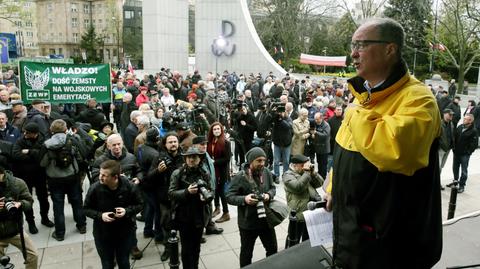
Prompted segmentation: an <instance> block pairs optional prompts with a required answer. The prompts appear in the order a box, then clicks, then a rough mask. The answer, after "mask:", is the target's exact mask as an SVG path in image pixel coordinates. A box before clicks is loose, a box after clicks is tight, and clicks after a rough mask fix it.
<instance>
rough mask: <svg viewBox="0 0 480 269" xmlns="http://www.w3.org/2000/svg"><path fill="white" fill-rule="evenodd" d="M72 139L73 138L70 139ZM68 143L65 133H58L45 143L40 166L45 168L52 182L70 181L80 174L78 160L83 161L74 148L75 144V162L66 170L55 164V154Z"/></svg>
mask: <svg viewBox="0 0 480 269" xmlns="http://www.w3.org/2000/svg"><path fill="white" fill-rule="evenodd" d="M70 139H72V138H70ZM66 141H67V134H65V133H56V134H54V135H52V137H51V138H49V139H48V140H46V141H45V144H44V145H45V149H46V150H44V149H42V153H41V155H42V156H43V157H42V160H41V161H40V166H41V167H45V172H46V174H47V176H48V178H49V179H51V180H69V179H74V178H76V177H77V175H78V172H79V164H78V161H77V160H81V159H82V157H81V154H80V152H79V151H78V149H76V147H75V146H74V144H75V143H72V149H73V154H74V156H73V158H72V160H73V162H72V164H71V165H69V166H68V167H66V168H60V167H58V166H57V165H56V164H55V156H54V154H55V153H54V152H53V151H56V150H60V149H61V148H63V147H64V146H65V143H66Z"/></svg>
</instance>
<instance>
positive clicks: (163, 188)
mask: <svg viewBox="0 0 480 269" xmlns="http://www.w3.org/2000/svg"><path fill="white" fill-rule="evenodd" d="M180 153H181V151H180V146H179V143H178V136H177V134H176V133H175V132H170V133H167V134H166V135H165V137H164V138H163V139H162V149H161V150H160V151H159V153H158V156H157V157H156V158H155V159H154V160H153V162H152V165H151V167H150V170H149V172H148V175H147V176H146V177H145V178H144V180H143V181H142V183H141V184H142V187H143V188H144V189H149V190H152V191H153V192H154V193H155V200H156V202H157V205H158V208H157V209H156V210H158V212H155V214H157V213H158V214H159V216H160V227H161V230H162V234H163V236H164V237H163V243H164V245H165V246H166V243H167V235H168V234H169V232H170V230H171V225H170V220H171V216H170V215H171V208H172V206H171V201H170V199H169V198H168V188H169V187H170V177H171V175H172V173H173V171H175V169H177V168H180V167H181V166H182V165H183V163H184V161H183V157H182V155H181V154H180ZM169 257H170V253H169V251H168V248H165V251H164V252H163V254H162V256H161V258H160V259H161V260H162V261H166V260H168V258H169Z"/></svg>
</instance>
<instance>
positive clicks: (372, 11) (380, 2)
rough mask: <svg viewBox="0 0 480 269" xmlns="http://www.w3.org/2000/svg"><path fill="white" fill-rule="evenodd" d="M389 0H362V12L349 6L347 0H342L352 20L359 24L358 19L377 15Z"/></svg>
mask: <svg viewBox="0 0 480 269" xmlns="http://www.w3.org/2000/svg"><path fill="white" fill-rule="evenodd" d="M386 2H387V0H360V3H359V4H360V10H358V11H360V12H358V13H357V12H356V11H357V10H356V9H352V8H350V7H349V5H348V2H347V0H342V5H341V7H342V8H343V9H344V10H345V11H346V12H347V14H348V15H349V17H350V19H351V20H352V22H353V23H354V24H355V25H357V26H358V24H357V21H358V20H363V19H367V18H372V17H377V16H378V15H380V14H379V13H380V11H381V10H382V8H383V6H384V5H385V3H386Z"/></svg>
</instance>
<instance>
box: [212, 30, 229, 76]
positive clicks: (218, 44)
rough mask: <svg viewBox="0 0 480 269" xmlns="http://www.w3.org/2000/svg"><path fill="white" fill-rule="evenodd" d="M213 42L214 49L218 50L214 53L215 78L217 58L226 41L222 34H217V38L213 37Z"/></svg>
mask: <svg viewBox="0 0 480 269" xmlns="http://www.w3.org/2000/svg"><path fill="white" fill-rule="evenodd" d="M213 43H214V45H215V47H216V51H217V52H218V53H215V78H216V77H217V75H218V58H219V57H220V56H221V55H222V53H223V48H225V46H226V45H227V41H226V40H225V38H224V37H223V36H219V37H218V38H217V39H215V41H214V42H213Z"/></svg>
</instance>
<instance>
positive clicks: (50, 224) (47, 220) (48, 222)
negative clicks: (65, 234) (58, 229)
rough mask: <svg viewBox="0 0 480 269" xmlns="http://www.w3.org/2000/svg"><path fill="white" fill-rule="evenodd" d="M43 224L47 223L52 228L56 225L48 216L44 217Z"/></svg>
mask: <svg viewBox="0 0 480 269" xmlns="http://www.w3.org/2000/svg"><path fill="white" fill-rule="evenodd" d="M41 223H42V225H45V226H47V227H48V228H52V227H53V226H55V224H54V223H53V222H52V221H51V220H49V219H48V217H42V222H41Z"/></svg>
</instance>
